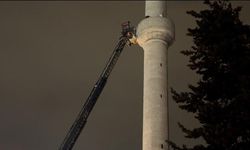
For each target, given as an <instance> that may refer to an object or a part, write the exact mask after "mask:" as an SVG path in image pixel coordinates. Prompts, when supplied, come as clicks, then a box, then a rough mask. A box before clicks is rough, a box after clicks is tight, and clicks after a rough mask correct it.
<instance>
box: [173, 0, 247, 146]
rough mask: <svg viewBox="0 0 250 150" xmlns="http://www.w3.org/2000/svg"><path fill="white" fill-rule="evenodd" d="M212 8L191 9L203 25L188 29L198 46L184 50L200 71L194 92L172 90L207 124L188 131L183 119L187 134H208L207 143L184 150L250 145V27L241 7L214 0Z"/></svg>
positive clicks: (182, 105)
mask: <svg viewBox="0 0 250 150" xmlns="http://www.w3.org/2000/svg"><path fill="white" fill-rule="evenodd" d="M204 4H205V5H207V6H208V9H206V10H202V11H200V12H196V11H188V12H187V13H188V14H190V15H191V16H193V17H194V18H195V19H196V24H197V26H196V27H195V28H193V29H190V28H189V29H188V33H187V35H188V36H192V38H193V42H194V45H193V46H192V47H191V48H190V49H189V50H184V51H181V53H182V54H184V55H186V56H188V57H189V64H188V67H189V68H190V69H192V70H194V71H195V72H196V73H197V74H199V75H200V77H201V79H200V80H199V81H198V82H197V84H196V85H189V86H188V87H189V89H190V91H188V92H177V91H175V90H174V89H171V92H172V96H173V99H174V100H175V101H176V102H177V103H178V105H179V107H180V108H181V109H183V110H186V111H187V112H191V113H194V115H195V118H196V119H198V121H199V122H200V124H201V126H200V127H198V128H194V129H187V128H185V127H184V126H183V125H182V124H180V123H179V126H180V128H181V129H182V131H183V132H184V133H185V134H186V138H191V139H197V138H199V137H202V138H203V139H204V140H205V142H206V143H207V144H206V145H195V146H193V147H191V148H188V147H187V146H185V145H183V146H182V147H179V146H177V145H176V144H174V143H173V142H169V144H170V146H171V147H172V148H174V149H179V150H249V149H250V71H249V70H250V26H248V25H244V24H243V23H242V22H241V21H240V19H239V12H240V11H241V7H236V8H233V7H232V5H231V3H230V2H228V1H223V0H214V1H209V0H205V1H204Z"/></svg>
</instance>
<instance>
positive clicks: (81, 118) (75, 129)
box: [59, 22, 134, 150]
mask: <svg viewBox="0 0 250 150" xmlns="http://www.w3.org/2000/svg"><path fill="white" fill-rule="evenodd" d="M131 34H132V35H133V34H134V32H133V28H131V27H130V26H129V22H128V24H127V25H125V26H123V31H122V36H121V37H120V39H119V42H118V44H117V46H116V47H115V49H114V51H113V53H112V55H111V57H110V58H109V60H108V62H107V64H106V66H105V68H104V70H103V71H102V73H101V75H100V77H99V79H98V80H97V82H96V83H95V85H94V87H93V89H92V91H91V92H90V94H89V96H88V98H87V100H86V102H85V103H84V105H83V107H82V109H81V111H80V113H79V114H78V116H77V118H76V120H75V121H74V123H73V125H72V126H71V128H70V130H69V131H68V133H67V135H66V137H65V139H64V141H63V143H62V144H61V146H60V148H59V150H71V149H72V148H73V146H74V144H75V142H76V140H77V138H78V136H79V135H80V133H81V131H82V129H83V128H84V126H85V124H86V122H87V119H88V116H89V114H90V112H91V110H92V109H93V107H94V106H95V103H96V101H97V99H98V97H99V95H100V94H101V92H102V90H103V88H104V86H105V84H106V82H107V79H108V77H109V75H110V73H111V71H112V69H113V68H114V66H115V64H116V62H117V60H118V58H119V56H120V54H121V52H122V50H123V48H124V47H125V45H126V44H127V43H128V42H129V41H130V39H131V38H132V37H131ZM129 44H131V43H129Z"/></svg>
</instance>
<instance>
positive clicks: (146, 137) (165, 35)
mask: <svg viewBox="0 0 250 150" xmlns="http://www.w3.org/2000/svg"><path fill="white" fill-rule="evenodd" d="M173 40H174V25H173V23H172V22H171V21H170V20H169V19H167V16H166V1H146V9H145V18H144V19H143V20H142V21H141V22H140V23H139V24H138V27H137V43H138V44H139V45H140V46H141V47H142V48H143V50H144V81H143V86H144V87H143V88H144V89H143V139H142V142H143V143H142V144H143V145H142V149H143V150H168V145H167V143H166V140H167V139H168V99H167V96H168V95H167V68H168V65H167V48H168V47H169V46H170V45H171V44H172V42H173Z"/></svg>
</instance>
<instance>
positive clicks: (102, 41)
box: [0, 1, 250, 150]
mask: <svg viewBox="0 0 250 150" xmlns="http://www.w3.org/2000/svg"><path fill="white" fill-rule="evenodd" d="M233 4H236V5H241V6H243V10H242V12H241V19H242V20H243V22H244V23H247V24H250V16H249V14H250V2H247V1H242V2H238V1H237V2H236V1H234V2H233ZM234 6H235V5H234ZM203 8H206V6H205V5H203V4H202V2H201V1H193V2H191V1H189V2H181V1H178V2H175V1H169V2H168V15H169V17H170V18H171V19H172V20H173V21H174V23H175V26H176V41H175V43H174V44H173V45H172V46H171V47H170V48H169V51H168V63H169V65H168V79H169V81H168V85H169V87H173V88H175V89H176V90H177V91H182V90H187V84H188V83H194V82H195V81H197V80H198V79H199V77H198V76H197V75H196V74H195V73H194V72H192V71H190V70H189V68H188V67H186V65H187V63H188V58H187V57H185V56H183V55H182V54H180V53H179V52H180V51H181V50H184V49H188V48H189V47H190V46H191V45H192V38H191V37H188V36H186V33H187V28H188V27H194V25H195V21H194V19H193V18H192V17H191V16H189V15H187V14H186V13H185V12H186V11H187V10H192V9H194V10H200V9H203ZM143 18H144V2H143V1H138V2H133V1H121V2H115V1H109V2H104V1H102V2H97V1H93V2H88V1H77V2H70V1H62V2H57V1H54V2H53V1H44V2H18V1H17V2H14V1H12V2H4V1H1V2H0V69H1V71H0V118H1V123H0V150H55V149H58V147H59V145H60V144H61V142H62V140H63V139H64V137H65V135H66V133H67V132H68V130H69V128H70V126H71V125H72V123H73V121H74V120H75V118H76V116H77V114H78V112H79V111H80V109H81V107H82V105H83V103H84V102H85V100H86V98H87V97H88V95H89V92H90V91H91V89H92V87H93V85H94V83H95V82H96V80H97V79H98V77H99V74H100V73H101V71H102V70H103V68H104V66H105V64H106V62H107V60H108V58H109V56H110V54H111V53H112V51H113V48H114V47H115V45H116V43H117V41H118V37H119V36H120V32H121V27H120V24H121V23H122V22H124V21H127V20H130V21H131V23H132V24H134V25H137V24H138V23H139V21H140V20H141V19H143ZM142 92H143V50H142V49H141V48H140V47H139V46H138V45H134V46H132V47H125V49H124V51H123V53H122V55H121V57H120V59H119V60H118V63H117V65H116V66H115V68H114V70H113V72H112V74H111V76H110V78H109V80H108V83H107V85H106V87H105V89H104V91H103V93H102V95H101V96H100V98H99V100H98V102H97V104H96V106H95V108H94V110H93V111H92V113H91V115H90V117H89V120H88V123H87V125H86V127H85V129H84V130H83V132H82V134H81V135H80V137H79V139H78V141H77V143H76V145H75V150H80V149H88V150H117V149H119V150H140V149H141V144H142V137H141V135H142V102H143V101H142V100H143V99H142V95H143V93H142ZM169 104H170V106H169V116H170V118H169V122H170V140H173V141H175V142H177V143H178V144H188V145H192V144H193V143H198V142H202V140H199V141H192V140H187V139H185V138H184V135H183V133H182V132H181V130H180V129H179V128H178V126H177V122H179V121H180V122H181V123H183V124H184V125H186V126H187V127H190V128H192V127H195V126H198V122H197V121H196V120H194V119H192V115H191V114H187V113H186V112H184V111H181V110H180V109H179V108H178V107H177V105H176V104H175V102H173V100H172V98H171V96H170V95H169ZM166 134H167V133H166Z"/></svg>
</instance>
